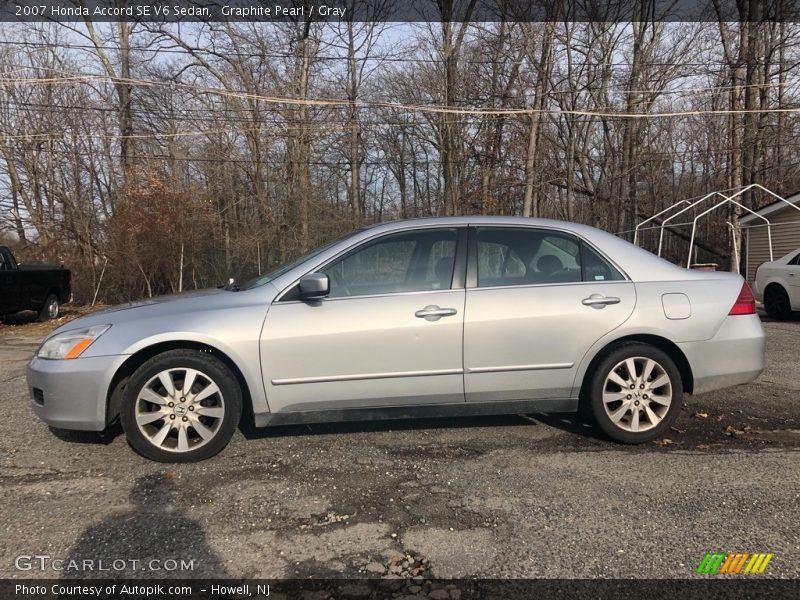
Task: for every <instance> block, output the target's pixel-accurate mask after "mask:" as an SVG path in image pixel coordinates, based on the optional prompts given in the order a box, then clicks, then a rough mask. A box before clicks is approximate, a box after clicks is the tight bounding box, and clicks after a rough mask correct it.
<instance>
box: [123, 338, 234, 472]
mask: <svg viewBox="0 0 800 600" xmlns="http://www.w3.org/2000/svg"><path fill="white" fill-rule="evenodd" d="M186 369H189V370H194V371H196V372H197V375H196V376H195V378H194V385H193V387H191V388H190V389H189V390H188V392H189V393H188V394H187V393H185V391H184V390H183V389H182V388H183V386H184V385H185V383H186V380H187V378H188V371H186ZM167 371H168V372H169V373H170V374H169V375H168V377H169V378H170V381H172V383H173V390H174V397H170V395H169V392H168V391H167V389H166V387H163V386H162V388H163V390H162V391H163V392H164V393H161V392H157V391H156V392H154V393H157V394H158V395H160V396H162V399H163V400H165V401H167V403H165V404H164V405H163V406H161V408H158V406H159V405H160V404H161V403H160V402H158V403H150V402H147V401H146V400H144V399H142V400H141V401H140V396H142V397H144V395H145V394H148V397H151V398H152V396H149V392H146V390H145V386H148V388H147V389H148V390H149V391H153V390H154V389H155V388H154V387H152V386H159V385H161V384H160V383H159V382H160V381H162V380H161V379H160V378H159V376H160V375H161V374H162V373H164V372H167ZM181 371H183V372H184V379H183V380H182V381H180V379H177V380H175V379H173V378H172V373H173V372H174V373H180V372H181ZM156 380H158V381H156ZM178 383H180V386H181V387H180V389H179V388H178ZM212 384H215V385H216V387H217V389H218V390H219V393H214V394H212V395H211V396H210V397H208V398H206V399H204V400H202V401H201V402H211V403H212V404H211V405H201V403H200V402H197V403H195V402H194V401H192V400H191V397H193V396H194V397H199V396H201V395H202V394H203V392H205V391H206V388H209V389H210V387H209V386H211V385H212ZM201 385H204V386H205V387H203V388H200V391H195V392H194V393H192V390H196V389H197V387H198V386H201ZM179 396H180V397H186V400H187V401H186V402H185V403H184V404H183V405H182V406H180V403H182V402H184V400H182V399H181V398H180V397H179ZM170 401H171V402H172V404H173V405H174V406H172V407H170V406H169V402H170ZM192 404H193V405H194V406H197V407H198V408H197V410H196V411H195V409H194V406H192V408H191V410H192V411H195V412H193V413H189V412H188V410H187V407H189V406H190V405H192ZM143 407H146V408H148V409H149V410H148V411H145V412H142V409H143ZM178 409H181V410H182V411H183V412H182V413H177V411H178ZM204 409H205V410H204ZM201 410H204V412H209V410H211V411H217V412H222V416H218V417H213V418H212V417H206V416H205V415H201V414H199V413H200V411H201ZM137 411H139V415H140V417H142V416H144V415H145V414H150V413H151V414H152V416H157V415H156V413H157V412H162V413H163V412H164V411H167V412H170V411H171V412H170V414H169V415H168V416H169V420H170V428H169V429H168V431H167V434H166V436H165V437H164V438H162V442H161V444H159V445H157V444H156V442H155V441H154V440H152V439H151V437H149V432H151V431H152V432H153V433H154V435H153V437H157V435H156V434H157V433H159V431H158V430H160V429H162V428H164V427H165V426H166V425H167V424H168V420H167V418H166V417H165V418H163V419H156V420H155V421H153V422H151V423H147V424H143V425H141V426H140V425H139V424H138V423H137ZM180 414H183V415H184V416H180ZM241 415H242V390H241V387H240V385H239V382H238V381H237V379H236V377H235V376H234V375H233V373H231V371H230V369H229V368H228V367H227V366H226V365H225V364H224V363H223V362H222V361H220V360H218V359H217V358H215V357H214V356H213V355H212V354H210V353H206V352H201V351H199V350H170V351H168V352H164V353H163V354H159V355H157V356H155V357H153V358H151V359H150V360H148V361H147V362H145V363H144V364H143V365H142V366H141V367H139V368H138V369H137V370H136V372H134V374H133V375H132V376H131V379H130V381H129V382H128V385H127V386H126V387H125V392H124V397H123V400H122V406H121V407H120V422H121V423H122V428H123V430H124V431H125V435H126V437H127V439H128V443H129V444H130V445H131V447H132V448H133V449H134V450H136V452H138V453H139V454H141V455H142V456H144V457H145V458H149V459H151V460H155V461H158V462H169V463H183V462H196V461H200V460H205V459H207V458H211V457H212V456H214V455H216V454H218V453H219V452H220V451H221V450H222V449H223V448H225V446H227V445H228V442H230V440H231V437H233V434H234V432H235V431H236V427H237V425H238V424H239V419H240V418H241ZM201 418H202V421H201ZM182 421H184V422H186V423H185V424H182V423H181V422H182ZM196 421H198V422H199V424H198V429H197V430H195V429H193V423H194V422H196ZM182 428H185V432H184V434H183V436H181V435H179V434H180V429H182ZM143 429H146V431H143ZM201 429H203V430H205V432H206V435H207V434H208V433H209V432H213V433H212V435H210V436H209V437H203V436H201V435H200V430H201ZM173 433H174V435H173ZM192 436H193V437H194V438H197V439H196V440H195V441H196V442H198V443H199V445H195V447H192ZM180 437H183V441H184V442H185V443H189V444H190V445H189V447H188V449H179V446H178V444H179V443H180V441H181V440H179V438H180ZM201 442H202V443H201Z"/></svg>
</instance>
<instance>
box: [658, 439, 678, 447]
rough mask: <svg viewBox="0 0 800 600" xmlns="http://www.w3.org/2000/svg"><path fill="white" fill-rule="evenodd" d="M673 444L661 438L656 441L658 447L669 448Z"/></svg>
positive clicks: (669, 440)
mask: <svg viewBox="0 0 800 600" xmlns="http://www.w3.org/2000/svg"><path fill="white" fill-rule="evenodd" d="M674 443H675V442H673V441H672V440H671V439H669V438H661V439H660V440H656V444H658V445H659V446H670V445H672V444H674Z"/></svg>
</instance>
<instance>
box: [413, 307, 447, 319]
mask: <svg viewBox="0 0 800 600" xmlns="http://www.w3.org/2000/svg"><path fill="white" fill-rule="evenodd" d="M456 313H458V311H457V310H456V309H455V308H439V307H438V306H436V305H435V304H431V305H429V306H426V307H425V308H423V309H422V310H418V311H417V312H415V313H414V316H415V317H417V318H419V319H425V320H426V321H438V320H439V319H441V318H442V317H452V316H453V315H454V314H456Z"/></svg>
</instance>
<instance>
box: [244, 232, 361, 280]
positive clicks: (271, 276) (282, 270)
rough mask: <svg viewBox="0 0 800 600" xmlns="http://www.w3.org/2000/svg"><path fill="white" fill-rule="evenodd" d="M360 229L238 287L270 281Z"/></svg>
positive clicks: (351, 235)
mask: <svg viewBox="0 0 800 600" xmlns="http://www.w3.org/2000/svg"><path fill="white" fill-rule="evenodd" d="M362 231H363V228H362V229H358V230H356V231H353V232H351V233H348V234H347V235H345V236H342V237H340V238H338V239H335V240H333V241H332V242H328V243H327V244H324V245H322V246H320V247H319V248H315V249H314V250H312V251H311V252H307V253H305V254H303V255H302V256H301V257H299V258H296V259H295V260H293V261H292V262H290V263H287V264H285V265H282V266H280V267H278V268H277V269H274V270H273V271H270V272H269V273H267V274H266V275H262V276H261V277H256V278H255V279H251V280H250V281H248V282H247V283H245V284H244V285H242V286H241V287H240V288H239V289H241V290H249V289H252V288H256V287H259V286H261V285H265V284H267V283H269V282H270V281H272V280H274V279H277V278H278V277H280V276H281V275H283V274H284V273H288V272H289V271H291V270H292V269H294V268H295V267H296V266H298V265H300V264H302V263H304V262H305V261H307V260H310V259H312V258H314V257H315V256H317V255H318V254H322V253H323V252H325V250H327V249H328V248H330V247H331V246H333V245H334V244H338V243H339V242H342V241H344V240H346V239H347V238H349V237H353V236H354V235H356V234H357V233H360V232H362Z"/></svg>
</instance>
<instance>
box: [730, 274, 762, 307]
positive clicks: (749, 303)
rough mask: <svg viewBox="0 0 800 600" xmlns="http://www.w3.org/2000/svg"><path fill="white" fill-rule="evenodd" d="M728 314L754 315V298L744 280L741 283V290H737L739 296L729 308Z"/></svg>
mask: <svg viewBox="0 0 800 600" xmlns="http://www.w3.org/2000/svg"><path fill="white" fill-rule="evenodd" d="M728 314H729V315H754V314H756V299H755V298H754V297H753V292H751V291H750V286H749V285H747V282H746V281H745V282H744V284H742V291H741V292H739V297H738V298H736V302H734V304H733V308H731V312H729V313H728Z"/></svg>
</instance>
